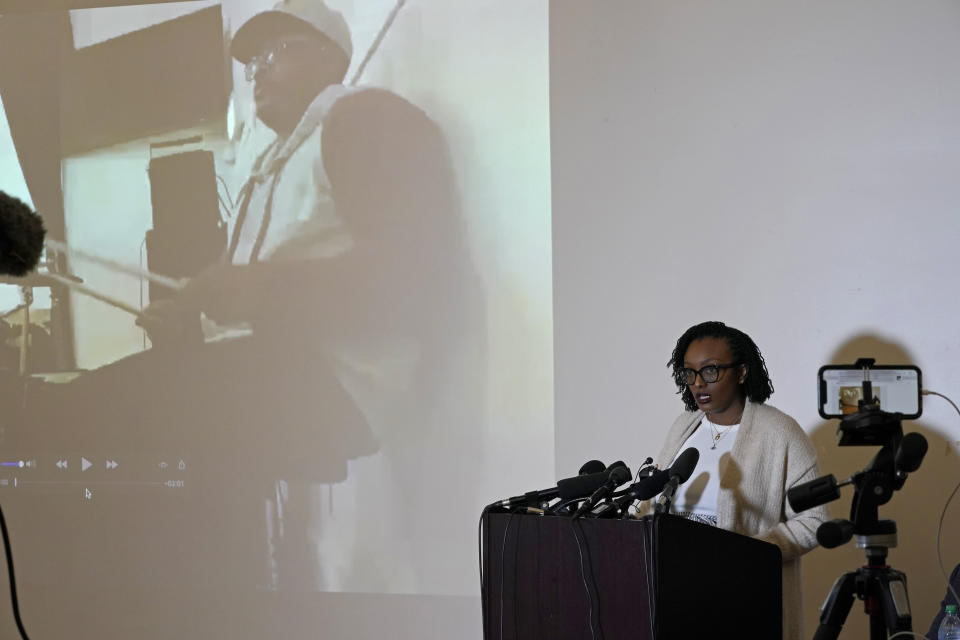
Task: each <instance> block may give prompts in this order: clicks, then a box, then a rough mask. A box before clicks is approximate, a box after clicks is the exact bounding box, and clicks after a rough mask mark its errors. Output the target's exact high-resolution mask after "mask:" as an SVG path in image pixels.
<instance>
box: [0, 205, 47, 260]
mask: <svg viewBox="0 0 960 640" xmlns="http://www.w3.org/2000/svg"><path fill="white" fill-rule="evenodd" d="M46 234H47V230H46V229H45V228H44V226H43V218H41V217H40V216H39V215H38V214H37V213H36V212H35V211H34V210H33V209H31V208H30V206H29V205H28V204H27V203H25V202H23V201H22V200H20V199H18V198H15V197H13V196H11V195H9V194H7V193H5V192H3V191H0V275H7V276H18V277H19V276H25V275H27V274H28V273H30V272H31V271H33V270H34V269H36V268H37V264H38V263H39V262H40V256H41V255H42V254H43V239H44V236H46Z"/></svg>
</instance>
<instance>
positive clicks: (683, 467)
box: [654, 447, 700, 513]
mask: <svg viewBox="0 0 960 640" xmlns="http://www.w3.org/2000/svg"><path fill="white" fill-rule="evenodd" d="M699 460H700V452H699V451H697V450H696V448H695V447H690V448H688V449H686V450H684V452H683V453H681V454H680V455H679V456H678V457H677V460H676V462H674V463H673V465H672V466H671V467H670V469H669V470H668V473H669V475H670V479H669V480H667V485H666V486H665V487H664V488H663V493H661V494H660V498H659V499H658V500H657V506H656V508H655V509H654V513H670V506H671V505H672V503H673V494H675V493H676V492H677V487H679V486H680V485H681V484H683V483H684V482H686V481H687V479H688V478H689V477H690V475H691V474H692V473H693V470H694V468H695V467H696V466H697V462H698V461H699Z"/></svg>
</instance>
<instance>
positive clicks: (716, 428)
mask: <svg viewBox="0 0 960 640" xmlns="http://www.w3.org/2000/svg"><path fill="white" fill-rule="evenodd" d="M735 426H736V425H733V424H731V425H727V428H726V429H724V430H723V431H720V425H716V424H713V423H712V422H711V423H710V431H711V432H712V434H713V445H712V446H711V447H710V448H711V449H716V448H717V443H718V442H720V438H722V437H723V436H725V435H727V434H728V433H730V430H731V429H733V428H734V427H735Z"/></svg>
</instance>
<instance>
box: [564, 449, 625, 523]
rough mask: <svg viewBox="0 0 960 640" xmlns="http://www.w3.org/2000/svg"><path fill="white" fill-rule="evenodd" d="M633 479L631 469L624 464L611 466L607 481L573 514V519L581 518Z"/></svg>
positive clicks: (618, 463) (608, 470)
mask: <svg viewBox="0 0 960 640" xmlns="http://www.w3.org/2000/svg"><path fill="white" fill-rule="evenodd" d="M631 477H633V476H632V474H631V473H630V469H629V468H628V467H627V466H626V465H625V464H624V463H623V462H614V463H613V464H612V465H610V468H609V469H607V480H606V482H604V483H603V484H602V485H600V486H599V487H598V488H597V489H596V491H594V492H593V493H592V494H591V495H590V497H589V498H587V499H586V500H584V501H583V504H581V505H580V508H579V509H577V510H576V512H575V513H574V514H573V517H574V518H575V519H576V518H579V517H580V516H582V515H583V514H584V513H586V512H587V511H589V510H590V509H592V508H593V506H594V505H595V504H597V502H599V501H600V500H602V499H603V498H604V497H606V496H608V495H609V494H611V493H613V490H614V489H616V488H617V487H619V486H620V485H622V484H624V483H625V482H630V478H631Z"/></svg>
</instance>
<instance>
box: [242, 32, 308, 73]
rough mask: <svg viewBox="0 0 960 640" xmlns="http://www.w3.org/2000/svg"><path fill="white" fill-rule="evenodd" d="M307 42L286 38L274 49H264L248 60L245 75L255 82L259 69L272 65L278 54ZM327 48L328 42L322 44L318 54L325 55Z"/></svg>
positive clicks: (244, 70) (244, 68) (244, 69)
mask: <svg viewBox="0 0 960 640" xmlns="http://www.w3.org/2000/svg"><path fill="white" fill-rule="evenodd" d="M305 42H307V40H304V39H289V40H284V41H283V42H281V43H279V44H277V45H276V46H275V47H273V48H272V49H269V50H267V51H264V52H263V53H260V54H258V55H255V56H253V57H252V58H250V61H249V62H247V64H246V65H244V67H243V75H244V77H245V78H246V79H247V82H253V79H254V78H255V77H256V75H257V71H258V70H260V69H267V68H269V67H272V66H273V65H274V64H275V63H276V61H277V56H278V55H280V52H282V51H287V50H288V49H292V48H294V47H296V46H297V45H302V44H305ZM326 48H327V47H326V44H322V45H320V46H319V47H318V49H317V54H318V55H323V53H324V51H326Z"/></svg>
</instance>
